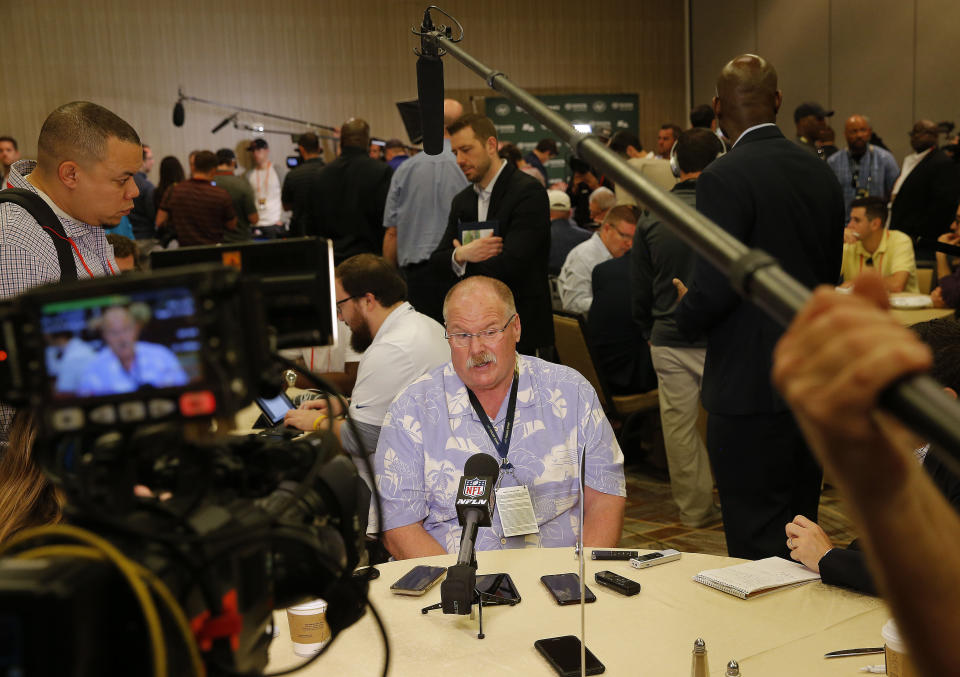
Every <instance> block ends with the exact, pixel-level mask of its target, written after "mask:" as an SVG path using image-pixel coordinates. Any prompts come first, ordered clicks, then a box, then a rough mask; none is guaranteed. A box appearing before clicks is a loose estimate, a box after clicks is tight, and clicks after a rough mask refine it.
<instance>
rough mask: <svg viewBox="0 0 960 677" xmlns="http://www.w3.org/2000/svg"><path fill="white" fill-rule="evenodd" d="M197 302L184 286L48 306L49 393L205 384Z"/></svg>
mask: <svg viewBox="0 0 960 677" xmlns="http://www.w3.org/2000/svg"><path fill="white" fill-rule="evenodd" d="M195 306H196V304H195V301H194V297H193V294H192V293H191V292H190V290H189V289H187V288H185V287H174V288H167V289H151V290H143V291H136V292H131V293H129V294H112V295H108V296H96V297H92V298H85V299H76V300H69V301H59V302H55V303H49V304H46V305H44V306H43V307H42V308H41V328H42V332H43V339H44V362H45V369H46V376H47V383H48V386H49V392H50V395H52V396H53V397H54V398H56V399H63V398H72V397H77V398H87V397H99V396H105V395H121V394H126V393H136V392H139V391H142V390H149V389H159V388H176V387H180V386H188V385H191V384H197V383H202V382H203V377H204V374H203V365H202V362H201V360H200V350H201V345H202V337H201V335H200V327H199V326H198V321H197V316H196V308H195Z"/></svg>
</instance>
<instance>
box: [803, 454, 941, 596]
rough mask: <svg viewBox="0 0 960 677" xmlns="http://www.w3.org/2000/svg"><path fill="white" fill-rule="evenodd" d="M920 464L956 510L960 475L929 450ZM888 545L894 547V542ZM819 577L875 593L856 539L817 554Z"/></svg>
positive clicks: (831, 582) (833, 582) (874, 587)
mask: <svg viewBox="0 0 960 677" xmlns="http://www.w3.org/2000/svg"><path fill="white" fill-rule="evenodd" d="M923 467H924V469H926V471H927V473H928V474H929V475H930V479H932V480H933V483H934V485H936V487H937V489H939V490H940V491H941V492H942V493H943V495H944V496H945V497H946V499H947V501H948V502H949V503H950V505H952V506H953V507H954V509H955V510H957V511H958V512H960V478H958V477H957V476H956V475H954V474H953V473H952V472H950V471H949V470H948V469H947V467H946V466H945V465H943V463H941V462H940V459H939V457H938V456H937V455H936V453H934V452H932V451H931V452H930V453H928V454H927V456H926V458H924V460H923ZM888 545H889V546H890V547H896V546H897V544H896V543H889V544H888ZM820 578H821V579H823V582H824V583H826V584H828V585H839V586H843V587H845V588H851V589H853V590H857V591H859V592H863V593H866V594H868V595H876V594H877V588H876V586H875V585H874V583H873V577H872V576H871V575H870V571H869V570H868V569H867V560H866V557H865V556H864V554H863V551H861V550H860V545H859V543H858V542H857V541H853V542H852V543H851V544H850V545H849V546H847V547H846V548H834V549H833V550H831V551H830V552H828V553H827V554H826V555H824V556H823V557H821V558H820Z"/></svg>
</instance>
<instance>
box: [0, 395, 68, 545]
mask: <svg viewBox="0 0 960 677" xmlns="http://www.w3.org/2000/svg"><path fill="white" fill-rule="evenodd" d="M9 432H10V436H9V441H8V444H7V449H6V451H4V453H3V455H2V456H0V544H2V543H5V542H6V541H7V540H8V539H9V538H10V537H11V536H13V535H14V534H16V533H17V532H18V531H20V530H22V529H26V528H29V527H39V526H45V525H48V524H57V523H58V522H60V520H61V519H62V517H63V506H64V504H65V502H66V501H65V498H64V495H63V492H61V491H60V489H58V488H57V487H55V486H54V485H53V483H52V482H51V481H50V480H49V479H47V476H46V475H45V474H44V473H43V471H42V470H41V469H40V466H39V465H37V463H36V461H34V459H33V444H34V441H35V440H36V436H37V421H36V416H35V415H34V413H33V411H31V410H29V409H20V410H19V411H17V415H16V416H15V417H14V419H13V423H12V424H11V425H10V431H9Z"/></svg>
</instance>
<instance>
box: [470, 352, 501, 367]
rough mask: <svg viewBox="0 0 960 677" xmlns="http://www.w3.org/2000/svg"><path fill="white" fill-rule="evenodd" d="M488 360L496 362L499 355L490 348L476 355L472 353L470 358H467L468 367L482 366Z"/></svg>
mask: <svg viewBox="0 0 960 677" xmlns="http://www.w3.org/2000/svg"><path fill="white" fill-rule="evenodd" d="M488 362H492V363H493V364H496V363H497V356H496V355H494V354H493V353H491V352H490V351H489V350H484V351H483V352H482V353H477V354H476V355H471V356H470V357H469V358H467V367H468V368H473V367H482V366H483V365H485V364H487V363H488Z"/></svg>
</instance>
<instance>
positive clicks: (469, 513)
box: [440, 454, 500, 615]
mask: <svg viewBox="0 0 960 677" xmlns="http://www.w3.org/2000/svg"><path fill="white" fill-rule="evenodd" d="M499 472H500V468H499V465H498V464H497V461H496V460H495V459H494V458H493V457H492V456H488V455H487V454H474V455H473V456H471V457H470V458H468V459H467V462H466V464H465V465H464V467H463V477H461V478H460V489H459V491H457V503H456V506H457V520H458V521H459V522H460V524H461V525H463V535H462V536H461V537H460V555H459V556H458V557H457V563H456V564H454V565H453V566H451V567H448V568H447V577H446V579H444V581H443V583H442V584H441V585H440V603H441V605H442V607H443V613H445V614H460V615H466V614H469V613H470V609H471V607H472V606H473V595H474V590H475V588H476V587H477V586H476V582H477V564H476V559H475V557H474V547H475V546H476V541H477V530H478V529H479V528H480V527H489V526H490V516H491V515H492V514H493V506H494V494H493V486H494V484H496V481H497V475H498V474H499Z"/></svg>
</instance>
